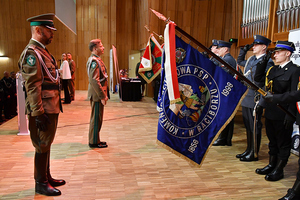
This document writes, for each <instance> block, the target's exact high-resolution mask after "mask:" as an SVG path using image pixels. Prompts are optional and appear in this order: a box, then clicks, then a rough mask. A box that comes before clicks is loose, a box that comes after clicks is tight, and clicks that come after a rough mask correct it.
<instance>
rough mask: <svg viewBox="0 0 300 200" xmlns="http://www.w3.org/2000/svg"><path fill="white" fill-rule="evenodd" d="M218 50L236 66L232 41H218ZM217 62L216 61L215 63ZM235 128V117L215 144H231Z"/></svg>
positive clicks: (220, 54)
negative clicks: (232, 54)
mask: <svg viewBox="0 0 300 200" xmlns="http://www.w3.org/2000/svg"><path fill="white" fill-rule="evenodd" d="M217 44H218V46H217V52H218V55H219V56H220V57H221V58H222V59H223V60H224V61H225V62H227V63H228V64H229V65H230V66H231V67H232V68H235V67H236V61H235V59H234V58H233V57H232V56H231V54H230V47H231V43H229V42H225V41H222V40H218V41H217ZM215 64H216V63H215ZM217 64H218V65H219V66H221V67H223V69H224V70H225V71H227V72H228V73H230V71H229V70H228V69H227V68H226V67H224V66H223V65H222V64H221V63H217ZM233 129H234V118H233V119H232V120H231V121H230V122H229V123H228V125H227V126H226V127H225V128H224V130H223V131H222V132H221V133H220V135H219V137H218V139H216V141H215V142H214V143H213V146H225V145H227V146H231V145H232V142H231V139H232V135H233Z"/></svg>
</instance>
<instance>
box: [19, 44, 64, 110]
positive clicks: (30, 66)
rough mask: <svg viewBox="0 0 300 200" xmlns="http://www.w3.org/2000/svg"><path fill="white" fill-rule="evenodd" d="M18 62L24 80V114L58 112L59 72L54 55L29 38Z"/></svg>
mask: <svg viewBox="0 0 300 200" xmlns="http://www.w3.org/2000/svg"><path fill="white" fill-rule="evenodd" d="M36 52H37V53H38V54H37V53H36ZM39 55H40V58H39ZM18 64H19V68H20V70H21V73H22V76H23V78H24V80H25V89H26V95H27V97H26V114H31V116H38V115H41V114H43V113H48V114H58V113H59V112H60V108H61V102H60V92H59V73H58V67H57V64H56V60H55V59H54V57H53V56H52V55H51V54H50V53H49V52H48V51H47V50H46V49H44V48H43V47H42V46H41V45H40V44H39V43H37V42H36V41H34V40H32V39H31V40H30V42H29V44H28V45H27V46H26V48H25V49H24V51H23V52H22V54H21V56H20V59H19V62H18Z"/></svg>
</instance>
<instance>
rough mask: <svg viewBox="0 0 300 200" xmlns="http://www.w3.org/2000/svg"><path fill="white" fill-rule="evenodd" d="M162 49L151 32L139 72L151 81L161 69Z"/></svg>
mask: <svg viewBox="0 0 300 200" xmlns="http://www.w3.org/2000/svg"><path fill="white" fill-rule="evenodd" d="M161 56H162V49H161V47H160V44H159V43H158V42H157V40H156V39H155V37H154V36H153V35H152V34H151V35H150V37H149V41H148V44H147V47H146V49H145V52H144V55H143V57H142V60H141V64H140V67H139V74H140V75H141V77H142V78H143V79H144V80H145V81H146V82H147V83H151V81H153V80H154V79H155V78H156V77H157V76H158V75H159V74H160V71H161Z"/></svg>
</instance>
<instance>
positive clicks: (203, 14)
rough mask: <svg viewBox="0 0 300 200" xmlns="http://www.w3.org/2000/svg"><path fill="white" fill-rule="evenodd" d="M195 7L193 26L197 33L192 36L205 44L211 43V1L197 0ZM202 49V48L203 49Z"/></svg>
mask: <svg viewBox="0 0 300 200" xmlns="http://www.w3.org/2000/svg"><path fill="white" fill-rule="evenodd" d="M194 7H195V9H194V22H193V27H194V29H195V31H194V32H195V34H193V35H192V36H193V37H194V38H195V39H197V40H198V41H199V42H201V43H202V44H203V45H205V46H210V45H211V40H212V39H211V38H210V33H209V29H208V27H209V24H210V18H209V17H208V13H209V10H208V9H209V2H208V1H195V6H194ZM201 51H202V50H201Z"/></svg>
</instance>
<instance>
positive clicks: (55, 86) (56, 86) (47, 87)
mask: <svg viewBox="0 0 300 200" xmlns="http://www.w3.org/2000/svg"><path fill="white" fill-rule="evenodd" d="M42 90H59V85H42Z"/></svg>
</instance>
